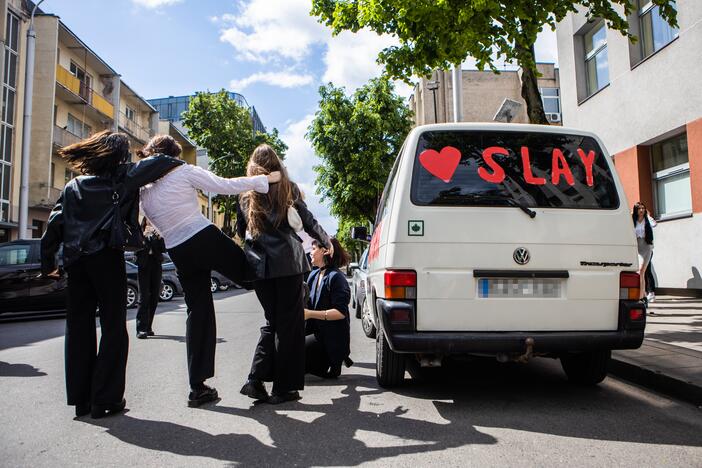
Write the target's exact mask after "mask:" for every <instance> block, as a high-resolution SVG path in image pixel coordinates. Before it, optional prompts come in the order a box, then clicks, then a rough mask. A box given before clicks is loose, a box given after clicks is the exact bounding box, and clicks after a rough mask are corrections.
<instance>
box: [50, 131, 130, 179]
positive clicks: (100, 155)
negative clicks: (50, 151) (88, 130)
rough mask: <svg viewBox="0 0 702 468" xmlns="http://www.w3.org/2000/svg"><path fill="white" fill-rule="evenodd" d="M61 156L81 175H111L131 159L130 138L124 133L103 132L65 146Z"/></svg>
mask: <svg viewBox="0 0 702 468" xmlns="http://www.w3.org/2000/svg"><path fill="white" fill-rule="evenodd" d="M59 154H60V155H61V157H63V158H64V159H65V160H66V161H67V162H68V164H70V165H71V166H72V167H73V168H74V169H75V170H77V171H78V172H80V173H81V174H88V175H99V176H103V175H109V174H111V173H113V172H114V171H115V169H117V167H118V166H119V165H120V164H122V163H125V162H127V160H128V159H129V138H127V135H125V134H124V133H112V132H110V131H109V130H103V131H102V132H99V133H96V134H94V135H92V136H90V137H88V138H86V139H84V140H81V141H79V142H78V143H73V144H72V145H68V146H64V147H63V148H61V149H60V150H59Z"/></svg>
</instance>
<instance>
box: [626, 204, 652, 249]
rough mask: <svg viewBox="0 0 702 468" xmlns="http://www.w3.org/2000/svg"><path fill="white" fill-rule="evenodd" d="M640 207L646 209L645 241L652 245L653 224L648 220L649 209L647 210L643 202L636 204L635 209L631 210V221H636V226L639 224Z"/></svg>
mask: <svg viewBox="0 0 702 468" xmlns="http://www.w3.org/2000/svg"><path fill="white" fill-rule="evenodd" d="M640 207H643V209H644V239H645V240H646V243H647V244H649V245H652V244H653V228H652V227H651V222H650V221H649V220H648V209H646V205H644V204H643V203H642V202H636V203H634V207H633V208H632V209H631V219H632V220H633V221H634V226H636V223H637V222H639V208H640Z"/></svg>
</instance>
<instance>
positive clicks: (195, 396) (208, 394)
mask: <svg viewBox="0 0 702 468" xmlns="http://www.w3.org/2000/svg"><path fill="white" fill-rule="evenodd" d="M217 398H219V395H218V394H217V389H216V388H212V387H208V386H207V385H205V384H202V387H200V388H198V389H197V390H191V391H190V395H188V406H189V407H190V408H197V407H198V406H200V405H204V404H205V403H209V402H211V401H215V400H216V399H217Z"/></svg>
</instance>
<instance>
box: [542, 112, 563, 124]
mask: <svg viewBox="0 0 702 468" xmlns="http://www.w3.org/2000/svg"><path fill="white" fill-rule="evenodd" d="M546 119H547V120H548V121H549V122H560V121H561V114H559V113H556V112H550V113H547V114H546Z"/></svg>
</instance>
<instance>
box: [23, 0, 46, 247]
mask: <svg viewBox="0 0 702 468" xmlns="http://www.w3.org/2000/svg"><path fill="white" fill-rule="evenodd" d="M43 1H44V0H40V1H39V3H37V4H36V5H34V8H33V9H32V15H31V17H30V19H29V29H28V30H27V63H26V64H25V75H24V123H23V127H22V162H21V165H20V197H19V232H18V233H17V237H18V238H20V239H29V237H27V218H28V217H29V149H30V145H31V142H32V97H33V96H32V94H33V93H34V47H35V45H36V44H35V40H36V37H37V35H36V34H35V32H34V14H35V13H36V11H37V8H39V5H41V3H42V2H43Z"/></svg>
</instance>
